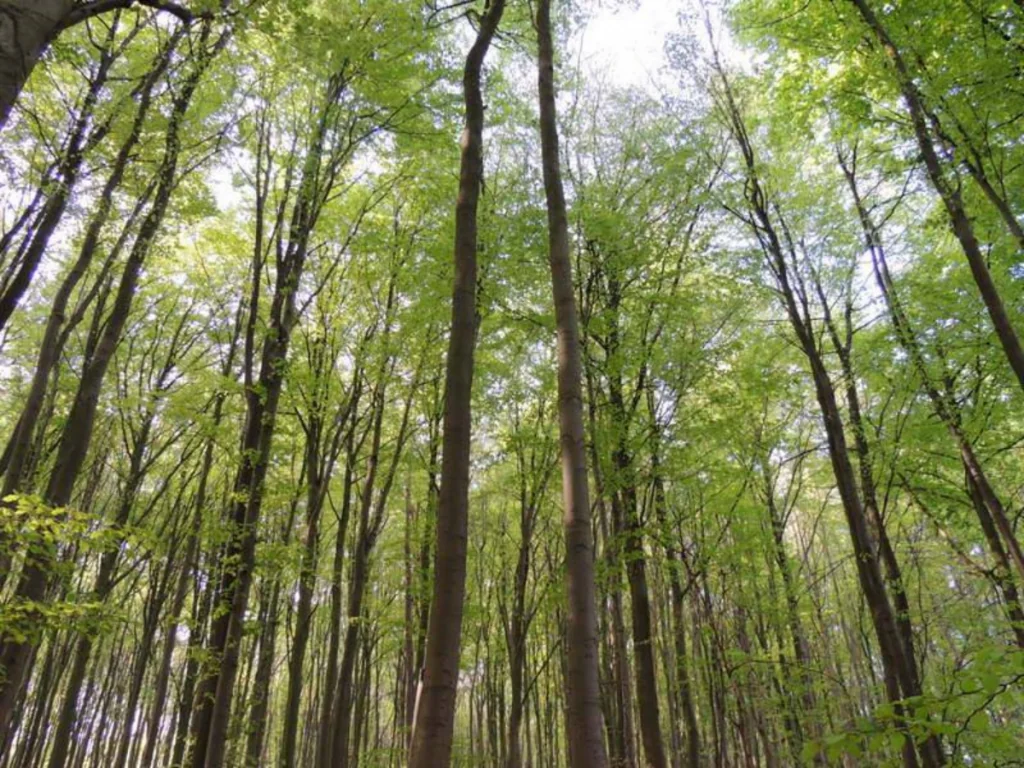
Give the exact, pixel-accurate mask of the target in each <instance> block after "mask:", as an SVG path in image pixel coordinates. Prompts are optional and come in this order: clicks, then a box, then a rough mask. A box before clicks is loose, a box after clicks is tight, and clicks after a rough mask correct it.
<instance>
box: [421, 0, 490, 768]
mask: <svg viewBox="0 0 1024 768" xmlns="http://www.w3.org/2000/svg"><path fill="white" fill-rule="evenodd" d="M504 11H505V0H489V2H488V4H487V6H486V7H485V12H484V15H483V17H482V18H481V20H480V26H479V29H478V31H477V36H476V40H475V41H474V43H473V46H472V48H470V51H469V54H468V55H467V56H466V63H465V68H464V70H463V78H462V86H463V97H464V100H465V112H466V114H465V119H466V124H465V128H464V130H463V132H462V142H461V144H462V151H461V160H460V170H459V194H458V201H457V202H456V206H455V284H454V287H453V291H452V327H451V335H450V336H449V340H448V358H447V363H446V372H445V415H444V432H443V438H442V446H443V447H442V459H441V494H440V499H439V504H438V510H437V529H436V530H437V533H436V546H435V558H436V560H435V567H434V596H433V600H432V601H431V612H430V627H429V630H428V634H427V648H426V656H425V659H424V669H423V686H422V691H421V694H420V702H419V706H418V707H417V711H416V723H415V724H414V726H413V738H412V749H411V750H410V754H409V768H444V767H445V766H447V765H449V763H450V762H451V754H452V729H453V728H454V725H455V694H456V688H457V685H458V681H459V651H460V646H461V634H462V609H463V601H464V599H465V594H466V536H467V532H466V531H467V523H468V517H469V447H470V433H471V429H472V412H471V397H472V389H473V348H474V346H475V343H476V272H477V269H476V250H477V222H476V212H477V202H478V200H479V198H480V188H481V186H482V184H483V146H482V145H483V126H484V103H483V96H482V93H481V87H480V81H481V70H482V68H483V62H484V57H485V56H486V55H487V50H488V48H490V45H491V40H492V39H493V37H494V33H495V31H496V30H497V28H498V23H499V22H500V21H501V16H502V13H504Z"/></svg>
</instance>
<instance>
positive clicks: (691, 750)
mask: <svg viewBox="0 0 1024 768" xmlns="http://www.w3.org/2000/svg"><path fill="white" fill-rule="evenodd" d="M648 403H649V410H650V412H651V420H652V422H655V429H656V430H657V429H658V427H657V423H656V420H655V416H656V414H655V409H654V398H653V394H649V395H648ZM651 475H652V483H653V485H654V507H655V515H656V517H657V519H658V523H659V524H660V525H661V526H662V536H664V537H665V540H666V542H670V541H671V540H672V533H671V531H670V530H669V528H668V504H667V502H666V499H665V483H664V479H663V478H662V475H661V440H660V436H659V434H658V432H657V431H656V432H655V435H654V440H653V444H652V446H651ZM665 559H666V560H667V561H668V563H667V565H668V578H669V594H670V600H671V605H672V630H673V643H674V645H675V670H674V674H675V682H676V690H677V695H678V698H679V705H680V707H681V709H682V712H683V723H684V725H685V727H686V766H687V768H700V730H699V728H698V726H697V710H696V707H695V705H694V700H693V686H692V685H691V683H690V673H689V653H688V652H687V648H686V616H685V610H684V601H685V598H686V593H685V591H684V589H683V584H682V579H681V578H680V570H681V568H682V567H683V563H682V558H681V557H680V554H679V552H678V551H677V550H676V548H675V547H674V546H672V545H671V544H669V543H666V545H665Z"/></svg>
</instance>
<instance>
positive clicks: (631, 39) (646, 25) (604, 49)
mask: <svg viewBox="0 0 1024 768" xmlns="http://www.w3.org/2000/svg"><path fill="white" fill-rule="evenodd" d="M682 7H683V6H682V4H681V3H673V2H666V0H640V3H639V4H638V6H637V7H631V6H626V7H621V8H618V9H611V8H607V9H603V10H601V11H599V12H598V13H597V14H595V15H594V17H593V18H592V19H590V21H589V23H588V24H587V25H586V27H585V28H584V29H583V30H582V31H581V32H580V33H579V38H580V47H579V48H578V53H579V56H580V63H581V65H582V67H583V71H584V72H593V71H603V72H604V73H606V74H607V75H608V77H609V78H610V79H611V80H612V82H614V83H615V84H616V85H618V86H621V87H635V88H643V89H647V88H650V87H652V85H653V82H654V81H655V79H656V78H657V75H658V71H659V70H660V69H661V67H662V66H663V65H664V64H665V39H666V37H667V36H668V35H669V34H671V33H672V32H674V31H676V30H677V29H678V28H679V21H678V18H677V17H678V13H679V11H680V10H681V9H682Z"/></svg>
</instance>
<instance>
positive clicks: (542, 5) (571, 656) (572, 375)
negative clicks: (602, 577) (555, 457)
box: [536, 0, 608, 768]
mask: <svg viewBox="0 0 1024 768" xmlns="http://www.w3.org/2000/svg"><path fill="white" fill-rule="evenodd" d="M536 27H537V48H538V61H537V80H538V87H539V94H540V135H541V155H542V165H543V171H544V195H545V198H546V200H547V214H548V258H549V262H550V265H551V287H552V294H553V297H554V304H555V325H556V327H557V329H558V414H559V434H560V439H561V446H562V499H563V504H564V526H565V544H566V560H567V565H568V568H567V572H568V585H567V586H568V593H569V599H568V607H569V608H568V610H569V613H568V631H567V648H566V655H567V661H568V667H567V679H566V685H567V692H566V700H567V706H568V713H567V717H568V728H569V732H568V734H567V736H568V740H569V759H570V763H571V764H572V766H573V768H583V767H584V766H588V767H589V768H604V766H607V765H608V756H607V753H606V752H605V745H604V718H603V716H602V713H601V687H600V682H599V676H598V664H599V660H598V638H597V605H596V597H595V585H594V541H593V532H592V531H591V527H590V490H589V488H588V477H587V455H586V442H585V437H584V430H583V385H582V375H583V373H582V361H581V349H580V335H579V323H578V319H577V317H576V299H575V291H574V289H573V282H572V263H571V261H570V257H569V228H568V221H567V216H566V206H565V194H564V192H563V190H562V174H561V168H560V161H559V156H558V122H557V118H556V115H555V76H554V46H553V44H552V40H551V2H550V0H540V2H539V4H538V6H537V19H536Z"/></svg>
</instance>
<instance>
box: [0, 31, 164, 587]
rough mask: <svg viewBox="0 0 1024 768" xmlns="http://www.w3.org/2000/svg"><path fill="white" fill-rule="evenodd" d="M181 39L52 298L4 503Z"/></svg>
mask: <svg viewBox="0 0 1024 768" xmlns="http://www.w3.org/2000/svg"><path fill="white" fill-rule="evenodd" d="M180 39H181V34H180V33H176V34H175V35H173V36H172V37H171V39H170V40H169V41H168V43H167V44H166V45H165V46H164V48H163V50H161V52H160V54H159V56H158V57H157V59H156V62H155V63H154V64H153V67H152V69H151V70H150V72H149V74H148V75H147V76H146V78H145V80H144V81H143V83H142V86H141V87H140V89H139V104H138V107H137V108H136V111H135V119H134V121H133V123H132V127H131V130H130V131H129V133H128V137H127V138H126V139H125V141H124V142H123V143H122V145H121V148H120V149H119V150H118V153H117V156H116V157H115V159H114V165H113V167H112V168H111V171H110V175H109V176H108V177H107V181H106V183H105V184H104V186H103V191H102V192H101V193H100V198H99V200H98V201H97V203H96V208H95V212H94V213H93V215H92V217H91V219H90V220H89V224H88V226H87V227H86V231H85V237H84V238H83V240H82V246H81V248H80V249H79V252H78V258H77V259H76V260H75V262H74V264H72V266H71V269H70V270H69V271H68V273H67V275H65V276H64V279H63V280H62V281H61V284H60V287H59V288H58V289H57V293H56V295H55V296H54V299H53V304H52V305H51V307H50V313H49V316H48V317H47V320H46V327H45V330H44V331H43V340H42V343H41V345H40V347H39V356H38V358H37V360H36V367H35V370H34V371H33V373H32V383H31V385H30V387H29V393H28V397H27V398H26V400H25V404H24V405H23V406H22V410H21V416H20V417H19V419H18V422H17V425H16V426H15V429H14V434H13V435H12V437H11V440H10V442H9V443H8V445H7V455H6V458H7V462H6V474H5V476H4V484H3V490H2V491H0V499H6V498H7V497H8V496H11V495H13V494H16V493H18V492H19V491H20V490H22V482H23V481H24V479H25V474H26V469H27V465H28V463H29V458H30V455H31V453H32V451H31V443H32V435H33V433H34V431H35V430H36V427H37V425H38V421H39V416H40V413H41V412H42V409H43V404H44V399H45V397H46V389H47V384H48V383H49V381H50V377H51V374H52V372H53V369H54V367H55V366H56V364H57V360H58V359H59V357H60V350H61V349H62V348H63V344H62V343H60V341H59V339H60V337H61V336H62V332H63V330H64V328H65V320H66V314H67V307H68V302H69V301H70V299H71V295H72V293H73V292H74V290H75V287H76V286H77V285H78V282H79V281H80V280H81V279H82V277H83V276H84V275H85V273H86V270H87V269H88V268H89V265H90V264H91V263H92V259H93V256H94V255H95V253H96V249H97V246H98V244H99V238H100V233H101V232H102V231H103V226H104V225H105V224H106V222H107V220H108V219H109V217H110V211H111V208H112V206H113V197H114V192H115V191H116V190H117V189H118V188H119V187H120V186H121V181H122V179H123V178H124V173H125V169H126V168H127V166H128V161H129V159H130V158H131V156H132V155H133V154H134V152H135V148H136V146H137V145H138V142H139V138H140V136H141V133H142V127H143V125H144V123H145V120H146V116H147V114H148V112H149V106H150V104H151V103H152V96H153V88H154V87H155V85H156V83H157V81H158V80H159V79H160V77H161V76H162V75H163V73H164V72H165V71H166V69H167V66H168V65H169V64H170V60H171V51H172V50H173V49H174V47H175V46H176V45H177V42H178V40H180ZM115 250H116V249H115ZM0 549H6V548H5V547H3V546H2V543H0ZM9 568H10V554H9V553H8V552H6V551H5V552H3V553H0V587H2V586H3V584H4V582H5V580H6V577H7V573H8V571H9Z"/></svg>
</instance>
